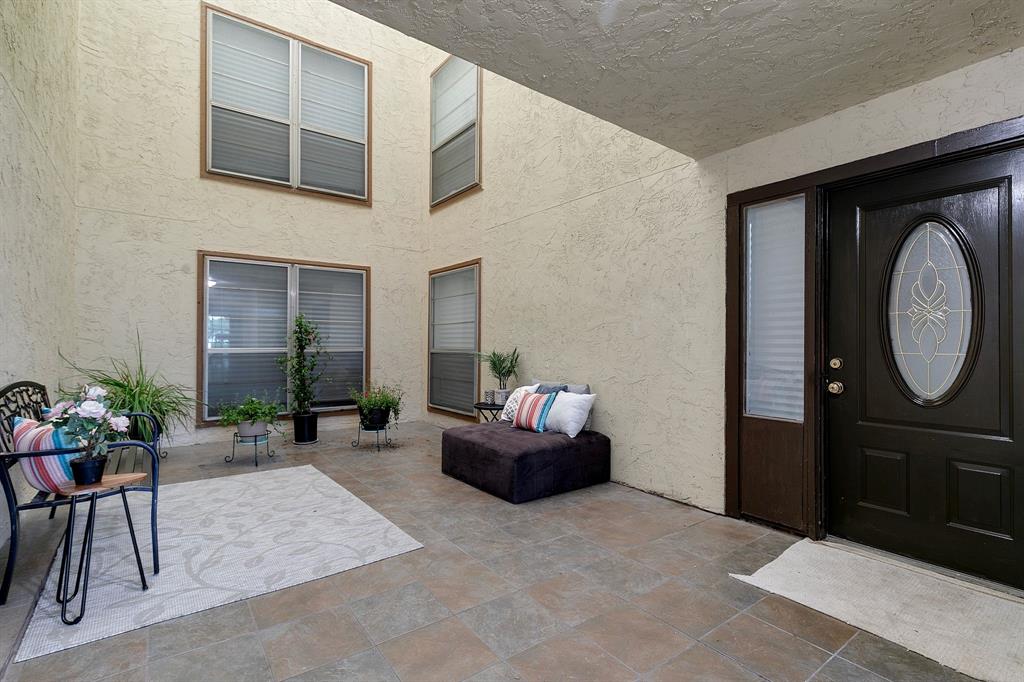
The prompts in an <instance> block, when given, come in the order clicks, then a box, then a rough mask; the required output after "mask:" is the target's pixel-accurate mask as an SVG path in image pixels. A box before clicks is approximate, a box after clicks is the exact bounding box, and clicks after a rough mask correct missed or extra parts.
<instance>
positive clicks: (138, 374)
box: [61, 331, 196, 441]
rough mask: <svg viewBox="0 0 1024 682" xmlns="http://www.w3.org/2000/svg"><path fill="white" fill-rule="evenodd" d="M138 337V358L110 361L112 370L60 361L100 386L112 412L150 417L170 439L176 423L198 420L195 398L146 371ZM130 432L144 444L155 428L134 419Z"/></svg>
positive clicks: (142, 420) (183, 423)
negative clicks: (142, 413) (136, 413)
mask: <svg viewBox="0 0 1024 682" xmlns="http://www.w3.org/2000/svg"><path fill="white" fill-rule="evenodd" d="M135 338H136V343H135V357H134V358H133V359H132V362H129V361H127V360H120V359H117V358H110V360H109V361H110V367H109V368H107V369H100V368H96V369H90V368H84V367H80V366H78V365H76V364H75V363H73V362H71V361H70V360H68V358H67V357H65V356H64V355H63V354H61V358H62V359H63V360H64V362H66V363H67V364H68V366H70V367H71V368H72V369H73V370H75V371H76V372H78V374H80V375H81V377H82V378H84V379H85V381H86V383H88V384H89V385H90V386H100V387H102V388H104V389H105V390H106V391H107V395H106V404H107V406H108V407H109V408H110V409H111V410H112V411H114V412H145V413H147V414H151V415H153V417H154V418H155V419H156V423H157V424H158V425H159V426H160V433H161V434H165V435H166V436H167V438H168V439H170V436H171V433H172V430H173V427H174V425H175V424H177V425H179V426H182V427H187V426H188V425H189V424H191V422H192V419H193V418H194V417H195V410H196V399H195V396H194V394H192V395H190V391H189V390H188V389H187V388H186V387H184V386H182V385H180V384H172V383H170V382H168V381H167V380H166V379H164V377H163V375H161V374H160V373H159V372H157V371H151V370H149V369H147V368H146V366H145V365H144V364H143V361H142V338H141V337H140V336H139V333H138V331H136V333H135ZM77 394H78V391H77V390H75V391H71V392H69V391H65V390H63V389H62V390H61V395H62V396H65V397H71V396H74V395H77ZM130 432H131V434H132V435H133V436H134V437H138V438H141V439H142V440H144V441H151V440H153V429H152V427H151V425H150V422H149V420H148V419H140V418H132V419H131V431H130Z"/></svg>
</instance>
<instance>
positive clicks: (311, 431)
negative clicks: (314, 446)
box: [292, 412, 317, 445]
mask: <svg viewBox="0 0 1024 682" xmlns="http://www.w3.org/2000/svg"><path fill="white" fill-rule="evenodd" d="M316 417H317V414H316V412H307V413H306V414H293V415H292V427H293V428H294V429H295V438H294V442H295V444H296V445H308V444H309V443H315V442H316V440H317V439H316Z"/></svg>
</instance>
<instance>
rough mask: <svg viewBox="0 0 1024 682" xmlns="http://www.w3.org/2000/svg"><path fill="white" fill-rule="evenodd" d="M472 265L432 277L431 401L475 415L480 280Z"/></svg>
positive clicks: (475, 267)
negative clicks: (478, 288) (478, 289)
mask: <svg viewBox="0 0 1024 682" xmlns="http://www.w3.org/2000/svg"><path fill="white" fill-rule="evenodd" d="M478 277H479V268H478V267H477V266H475V265H474V266H470V267H466V268H460V269H458V270H451V271H449V272H443V273H439V274H436V275H433V276H432V277H431V278H430V357H429V365H430V368H429V374H430V382H429V383H430V387H429V393H430V395H429V402H430V404H431V405H433V406H435V407H442V408H445V409H449V410H453V411H455V412H462V413H465V414H473V403H475V402H476V398H477V358H476V353H477V351H478V350H479V349H478V348H477V329H478V324H479V320H478V319H477V296H478V291H477V283H478Z"/></svg>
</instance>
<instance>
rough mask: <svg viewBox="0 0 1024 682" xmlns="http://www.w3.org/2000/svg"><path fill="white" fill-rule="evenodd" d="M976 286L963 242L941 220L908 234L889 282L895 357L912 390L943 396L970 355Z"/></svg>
mask: <svg viewBox="0 0 1024 682" xmlns="http://www.w3.org/2000/svg"><path fill="white" fill-rule="evenodd" d="M972 301H973V291H972V288H971V277H970V273H969V272H968V271H967V259H966V258H965V257H964V252H963V249H962V248H961V246H960V243H959V242H958V241H957V240H956V238H955V237H954V236H953V233H952V232H951V231H950V229H949V228H948V227H946V226H945V225H943V224H942V223H938V222H935V221H928V222H924V223H921V224H920V225H918V226H917V227H915V228H914V229H912V230H911V231H910V233H909V234H908V235H907V236H906V238H905V239H904V241H903V244H902V245H901V246H900V249H899V252H898V253H897V254H896V260H895V261H894V262H893V267H892V273H891V274H890V281H889V301H888V310H887V311H886V312H887V313H888V318H889V319H888V322H889V324H888V329H889V342H890V347H891V349H892V354H893V360H894V361H895V365H896V368H897V369H898V370H899V373H900V376H901V377H902V378H903V382H904V384H905V385H906V388H907V389H908V390H909V392H910V394H911V395H913V396H915V397H917V398H918V399H920V400H921V401H922V402H926V403H933V402H937V401H940V400H941V399H942V398H943V397H944V396H945V395H946V393H948V392H949V390H950V388H952V386H953V385H954V383H955V382H956V380H957V377H959V376H960V373H961V372H962V371H963V368H964V363H965V362H966V360H967V348H968V345H969V343H970V340H971V332H972V321H973V320H972V315H971V311H972Z"/></svg>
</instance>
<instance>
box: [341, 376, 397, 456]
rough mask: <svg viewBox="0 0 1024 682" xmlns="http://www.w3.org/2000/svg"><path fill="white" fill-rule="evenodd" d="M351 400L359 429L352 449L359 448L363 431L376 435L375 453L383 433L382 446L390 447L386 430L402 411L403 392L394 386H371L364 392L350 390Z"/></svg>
mask: <svg viewBox="0 0 1024 682" xmlns="http://www.w3.org/2000/svg"><path fill="white" fill-rule="evenodd" d="M350 395H351V397H352V400H354V401H355V403H356V407H357V408H358V410H359V428H358V429H357V430H356V439H355V440H354V441H352V447H354V448H356V447H359V441H360V436H361V435H362V433H363V431H368V432H371V433H375V434H377V451H378V452H379V451H380V434H381V432H382V431H383V432H384V445H386V446H388V447H391V445H392V442H391V437H390V436H389V434H388V429H389V428H390V425H391V424H392V423H395V422H397V421H398V415H399V414H400V413H401V411H402V396H403V395H404V392H403V391H402V389H401V388H398V387H395V386H383V385H382V386H373V385H371V386H370V387H369V388H367V389H366V390H365V391H359V390H356V389H352V392H351V394H350Z"/></svg>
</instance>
